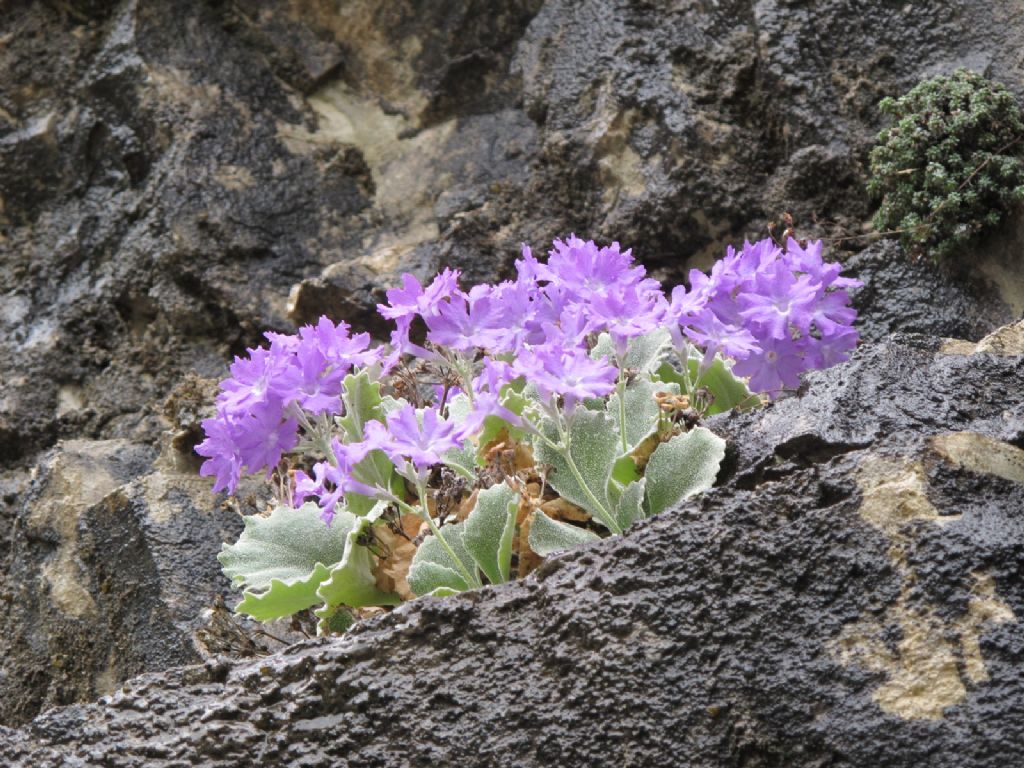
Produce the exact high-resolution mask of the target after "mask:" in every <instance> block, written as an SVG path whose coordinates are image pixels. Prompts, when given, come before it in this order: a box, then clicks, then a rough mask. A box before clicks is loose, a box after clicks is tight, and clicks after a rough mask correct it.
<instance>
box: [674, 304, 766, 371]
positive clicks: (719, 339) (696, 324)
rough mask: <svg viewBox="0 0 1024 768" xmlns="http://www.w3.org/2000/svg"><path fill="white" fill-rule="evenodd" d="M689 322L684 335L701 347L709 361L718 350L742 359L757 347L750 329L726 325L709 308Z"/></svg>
mask: <svg viewBox="0 0 1024 768" xmlns="http://www.w3.org/2000/svg"><path fill="white" fill-rule="evenodd" d="M690 323H691V324H690V325H689V326H688V327H687V328H686V329H685V331H686V335H687V336H689V337H690V339H692V340H693V342H694V343H695V344H696V345H697V346H699V347H703V349H704V358H705V360H707V361H709V362H710V360H711V358H713V357H714V356H715V355H716V354H717V353H719V352H721V353H722V354H723V355H727V356H729V357H732V358H735V359H736V360H743V359H744V358H746V357H748V356H749V355H750V354H751V353H752V352H756V351H757V349H758V345H757V342H756V340H755V339H754V337H753V335H752V334H751V333H750V331H748V330H747V329H746V328H739V327H737V326H735V325H726V324H725V323H723V322H722V321H721V320H719V319H718V316H717V315H715V313H714V312H712V311H711V310H704V311H703V312H701V313H700V314H699V315H697V317H695V318H693V319H692V320H690Z"/></svg>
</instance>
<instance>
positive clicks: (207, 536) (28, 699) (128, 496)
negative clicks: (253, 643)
mask: <svg viewBox="0 0 1024 768" xmlns="http://www.w3.org/2000/svg"><path fill="white" fill-rule="evenodd" d="M154 458H155V453H154V451H153V450H152V449H149V448H145V447H140V446H137V445H132V444H131V443H129V442H127V441H125V440H98V441H94V440H74V441H68V442H66V443H62V444H61V445H60V446H59V447H58V448H56V449H55V450H53V451H51V452H50V453H49V454H48V456H47V457H46V458H45V459H44V462H43V464H42V467H41V469H40V472H39V475H38V477H37V478H36V480H35V482H34V483H33V488H32V490H31V491H30V493H29V496H28V501H27V504H26V508H27V509H28V510H29V512H28V514H27V515H26V516H25V517H24V518H22V519H20V520H19V521H18V525H17V527H16V528H15V530H14V532H13V535H12V537H11V539H12V551H11V554H10V562H9V565H8V580H9V584H10V585H11V586H10V594H9V599H8V600H7V601H6V605H5V609H6V610H5V614H4V622H5V626H6V627H7V631H6V632H5V633H4V635H3V638H2V639H0V649H2V655H0V657H2V662H0V675H2V678H0V679H3V681H4V685H5V688H6V695H5V696H4V697H3V698H2V699H0V716H2V717H3V719H4V720H5V721H6V722H19V721H22V720H24V719H27V718H29V717H31V716H33V715H35V714H36V713H38V712H39V711H40V709H44V708H47V707H50V706H54V705H58V704H68V703H72V702H75V701H82V700H90V699H94V698H96V697H97V696H99V695H102V694H105V693H111V692H112V691H114V690H115V689H116V688H117V686H118V685H119V684H120V683H121V682H122V681H123V680H125V679H126V678H128V677H131V676H133V675H137V674H140V673H142V672H145V671H148V670H153V669H166V668H167V667H171V666H175V665H179V664H188V663H194V662H196V661H199V660H200V659H201V658H202V655H201V654H200V652H199V649H197V648H196V647H195V645H194V642H193V632H194V630H196V629H197V628H199V627H200V625H201V615H202V613H203V610H204V609H205V608H207V607H209V606H211V605H213V604H214V602H215V601H216V599H217V598H218V597H221V596H223V595H224V594H225V593H226V591H227V588H228V585H227V583H226V580H225V579H224V578H223V577H222V576H221V574H220V566H219V564H218V562H217V560H216V557H217V553H218V551H219V550H220V542H221V541H223V540H226V539H229V538H232V537H236V536H237V535H238V533H239V532H240V530H241V527H242V526H241V519H240V517H239V511H240V510H239V505H238V504H237V503H236V504H233V505H230V506H225V505H221V504H220V503H218V501H217V499H216V498H215V497H214V496H213V495H212V494H211V493H210V492H209V483H208V482H206V481H205V480H204V479H203V478H199V477H197V476H196V475H195V474H194V473H191V472H189V473H182V472H177V471H174V469H173V468H171V467H166V466H161V465H160V464H159V463H158V465H157V466H156V467H154ZM249 511H250V512H252V511H254V510H252V509H251V508H250V509H249Z"/></svg>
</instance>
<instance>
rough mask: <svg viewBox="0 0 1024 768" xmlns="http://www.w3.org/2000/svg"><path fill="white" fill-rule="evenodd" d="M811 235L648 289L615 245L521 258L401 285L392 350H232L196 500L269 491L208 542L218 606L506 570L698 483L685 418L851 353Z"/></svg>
mask: <svg viewBox="0 0 1024 768" xmlns="http://www.w3.org/2000/svg"><path fill="white" fill-rule="evenodd" d="M821 252H822V249H821V243H820V242H816V243H811V244H810V245H807V246H806V247H804V246H801V245H800V244H799V243H798V242H796V241H795V240H792V239H791V240H789V242H788V244H787V246H786V248H785V250H783V249H782V248H779V247H777V246H776V245H775V244H774V243H773V242H772V241H770V240H765V241H762V242H759V243H757V244H754V245H751V244H750V243H747V244H745V245H744V247H743V249H742V251H740V252H736V251H734V250H733V249H732V248H730V249H729V251H728V253H727V255H726V257H725V258H724V259H722V260H721V261H719V262H718V263H717V264H715V266H714V268H713V269H712V270H711V273H710V275H706V274H704V273H702V272H699V271H696V270H694V271H691V272H690V276H689V282H690V286H689V288H688V289H687V288H685V287H683V286H680V287H677V288H675V289H674V290H673V291H672V293H671V295H670V296H666V295H665V293H664V292H663V291H662V289H661V286H660V285H659V283H658V282H657V281H655V280H652V279H650V278H648V277H647V276H646V273H645V270H644V269H643V267H641V266H637V265H635V264H634V262H633V258H632V256H631V254H630V252H629V251H622V250H620V248H619V246H618V244H612V245H611V246H608V247H605V248H599V247H598V246H596V245H595V244H594V243H593V242H584V241H582V240H580V239H579V238H576V237H570V238H569V239H568V240H567V241H564V242H563V241H561V240H556V241H555V243H554V248H553V250H551V251H550V253H549V257H548V260H547V263H546V264H545V263H541V262H539V261H538V260H537V259H535V258H534V257H533V255H532V254H531V252H530V249H529V248H525V247H524V249H523V254H522V259H521V260H519V261H517V262H516V278H515V280H511V281H507V282H503V283H500V284H498V285H478V286H474V287H472V288H470V289H468V290H464V289H463V288H461V287H460V286H459V283H458V273H456V272H453V271H451V270H448V269H445V270H444V271H443V272H441V273H440V274H438V275H437V276H436V277H435V278H434V279H433V281H432V282H431V283H430V284H429V285H427V286H425V287H424V286H423V285H421V284H420V282H419V281H418V280H417V279H415V278H414V277H413V276H411V275H404V276H403V285H402V287H401V288H395V289H393V290H391V291H388V293H387V299H388V303H387V304H386V305H380V306H379V307H378V310H379V312H380V314H381V315H383V316H384V317H385V318H387V319H389V320H391V321H393V322H394V325H395V328H394V331H393V333H392V335H391V344H390V345H386V346H378V347H371V346H370V339H369V337H368V335H367V334H356V335H351V334H350V332H349V327H348V326H347V325H346V324H345V323H339V324H337V325H335V324H334V323H333V322H331V321H330V320H328V319H327V318H321V319H320V321H319V323H318V324H317V325H316V326H306V327H304V328H301V329H300V330H299V332H298V334H297V335H294V336H291V335H283V334H274V333H268V334H267V339H268V341H269V347H265V348H264V347H261V348H257V349H251V350H249V355H248V357H246V358H237V359H236V360H235V362H234V364H233V365H232V366H231V377H230V378H228V379H226V380H225V381H223V382H222V383H221V393H220V395H219V397H218V399H217V416H216V418H213V419H209V420H207V421H205V422H204V424H203V426H204V428H205V431H206V439H205V440H204V441H203V442H202V443H201V444H200V445H199V446H198V447H197V449H196V450H197V452H198V453H199V454H201V455H202V456H204V457H207V461H206V462H205V463H204V464H203V467H202V473H203V474H205V475H212V476H213V477H215V478H216V482H215V485H214V490H215V491H221V490H226V491H228V492H229V493H233V492H234V491H235V488H236V486H237V483H238V481H239V479H240V477H241V475H242V474H243V473H258V472H265V473H266V475H267V477H268V478H274V479H275V481H276V482H275V485H276V488H277V492H278V497H279V504H278V506H277V507H276V508H275V509H274V510H273V511H272V512H270V513H269V514H267V515H254V516H251V517H247V518H246V519H245V530H244V532H243V533H242V535H241V537H240V538H239V540H238V542H237V543H236V544H233V545H225V547H224V549H223V552H222V553H221V556H220V560H221V563H222V564H223V566H224V571H225V573H226V574H227V575H228V576H229V577H230V578H231V579H232V580H233V581H234V583H235V584H236V585H237V586H239V587H240V588H242V589H243V590H244V598H243V600H242V601H241V603H240V604H239V605H238V607H237V610H238V611H240V612H242V613H245V614H248V615H250V616H252V617H254V618H256V619H259V620H264V621H266V620H271V619H275V618H280V617H284V616H288V615H290V614H294V613H297V612H299V611H304V610H307V609H311V608H312V609H315V614H316V616H317V617H318V618H319V619H320V625H319V627H320V631H321V632H331V631H339V630H343V629H344V628H345V627H347V626H348V625H349V624H350V623H351V621H352V620H353V615H354V614H353V612H354V611H355V610H356V609H361V608H367V607H371V606H387V605H394V604H397V603H398V602H400V601H402V600H407V599H411V598H414V597H417V596H423V595H450V594H453V593H457V592H461V591H464V590H467V589H473V588H476V587H480V586H482V585H484V584H497V583H501V582H504V581H508V580H509V579H511V578H514V577H519V576H523V575H525V574H526V573H528V572H529V571H530V570H532V569H533V568H535V567H536V566H537V564H538V563H539V562H540V561H541V560H542V559H543V558H544V557H547V556H549V555H551V554H553V553H555V552H558V551H560V550H564V549H567V548H570V547H573V546H575V545H577V544H580V543H584V542H587V541H591V540H594V539H598V538H600V537H602V536H606V535H609V534H619V533H622V532H623V531H624V530H625V529H626V528H628V527H629V526H630V525H632V524H633V523H634V522H636V521H637V520H640V519H643V518H646V517H650V516H651V515H656V514H658V513H659V512H662V511H663V510H665V509H668V508H670V507H672V506H673V505H676V504H678V503H679V502H681V501H682V500H684V499H686V498H689V497H691V496H693V495H694V494H697V493H700V492H701V491H704V490H706V489H708V488H709V487H711V485H712V483H713V482H714V480H715V477H716V475H717V473H718V468H719V464H720V463H721V461H722V458H723V456H724V451H725V443H724V441H723V440H722V439H721V438H719V437H717V436H716V435H714V434H712V433H711V432H710V431H709V430H708V429H707V428H705V427H703V426H698V425H697V424H698V422H699V420H700V418H701V417H702V416H704V415H708V414H714V413H719V412H723V411H726V410H729V409H732V408H749V407H753V406H755V405H759V404H761V403H762V402H763V401H764V400H766V399H771V398H774V397H777V396H778V395H779V394H780V393H782V392H783V391H785V390H787V389H793V388H795V387H797V386H798V384H799V377H800V374H801V372H803V371H805V370H808V369H811V368H824V367H826V366H829V365H832V364H833V363H836V362H838V361H841V360H845V359H846V357H847V353H848V352H849V351H850V350H851V349H852V348H853V347H854V346H855V345H856V342H857V333H856V331H855V330H854V329H853V328H852V325H851V324H852V322H853V320H854V317H855V314H856V313H855V311H854V310H853V309H851V308H850V306H849V297H848V295H847V292H846V289H847V288H849V287H851V286H855V285H858V283H857V282H856V281H854V280H851V279H848V278H844V277H841V276H840V266H839V265H838V264H833V263H826V262H824V261H822V256H821Z"/></svg>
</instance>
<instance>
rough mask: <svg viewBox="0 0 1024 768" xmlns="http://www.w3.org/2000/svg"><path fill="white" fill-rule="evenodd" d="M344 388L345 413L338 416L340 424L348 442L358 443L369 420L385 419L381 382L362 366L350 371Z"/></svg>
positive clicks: (342, 398) (342, 396)
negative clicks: (354, 371)
mask: <svg viewBox="0 0 1024 768" xmlns="http://www.w3.org/2000/svg"><path fill="white" fill-rule="evenodd" d="M342 384H343V386H344V389H343V391H342V395H341V400H342V402H343V403H344V404H345V415H344V416H339V417H338V425H339V426H340V427H341V428H342V430H343V431H344V432H345V439H346V442H349V443H358V442H360V441H361V440H363V438H364V437H365V434H364V428H365V426H366V423H367V422H368V421H383V420H384V411H383V409H382V408H381V397H380V382H379V381H371V380H370V374H369V371H367V370H366V369H365V368H361V369H360V370H359V371H358V372H357V373H350V374H349V375H348V376H346V377H345V380H344V382H342Z"/></svg>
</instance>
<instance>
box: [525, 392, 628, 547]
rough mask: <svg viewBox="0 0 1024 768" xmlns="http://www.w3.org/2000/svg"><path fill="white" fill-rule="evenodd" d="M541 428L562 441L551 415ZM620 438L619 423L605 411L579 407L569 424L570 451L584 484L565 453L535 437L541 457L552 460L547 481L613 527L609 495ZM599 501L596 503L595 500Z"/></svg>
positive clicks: (598, 519) (550, 438) (536, 452)
mask: <svg viewBox="0 0 1024 768" xmlns="http://www.w3.org/2000/svg"><path fill="white" fill-rule="evenodd" d="M540 429H541V432H542V433H543V434H544V435H545V436H546V437H547V438H548V439H549V440H551V441H552V442H554V443H556V444H557V443H558V442H559V435H558V427H557V425H556V424H555V423H554V422H552V421H551V420H550V419H547V418H545V419H544V420H542V421H541V423H540ZM618 449H619V438H618V434H617V430H616V429H615V423H614V422H613V421H612V420H611V419H610V418H609V417H608V415H607V414H606V413H605V412H603V411H588V410H586V409H585V408H577V409H576V411H575V413H573V415H572V423H571V425H570V426H569V455H570V457H571V458H572V461H573V462H574V463H575V465H576V468H577V470H578V471H579V475H580V479H581V480H582V481H583V482H582V484H581V483H580V480H578V479H577V478H576V476H575V473H574V472H573V470H572V467H571V466H570V464H569V462H568V461H567V460H566V458H565V457H564V456H563V454H562V453H560V452H558V451H555V450H554V449H552V448H551V446H549V445H548V444H547V443H546V442H545V441H544V440H541V439H540V438H535V440H534V445H533V450H534V455H535V456H536V458H537V461H538V462H540V463H542V464H549V465H550V466H551V468H552V470H553V471H552V472H550V473H549V474H548V475H547V481H548V483H549V484H550V485H551V487H552V488H554V489H555V490H556V491H558V494H559V495H560V496H561V497H562V498H564V499H566V500H568V501H571V502H572V503H573V504H575V505H576V506H578V507H582V508H583V509H585V510H587V512H589V513H590V514H591V515H593V517H594V519H595V520H597V521H598V522H599V523H601V524H602V525H604V526H605V527H606V528H608V529H609V530H611V531H613V532H616V533H618V531H616V530H615V528H616V527H617V524H616V523H615V521H614V518H611V517H610V515H611V509H612V504H611V501H610V500H609V498H608V481H609V480H610V479H611V475H612V469H613V467H614V466H615V460H616V459H617V458H618V455H619V450H618ZM595 502H596V503H595Z"/></svg>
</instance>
